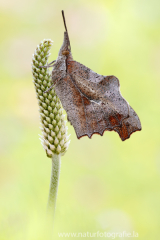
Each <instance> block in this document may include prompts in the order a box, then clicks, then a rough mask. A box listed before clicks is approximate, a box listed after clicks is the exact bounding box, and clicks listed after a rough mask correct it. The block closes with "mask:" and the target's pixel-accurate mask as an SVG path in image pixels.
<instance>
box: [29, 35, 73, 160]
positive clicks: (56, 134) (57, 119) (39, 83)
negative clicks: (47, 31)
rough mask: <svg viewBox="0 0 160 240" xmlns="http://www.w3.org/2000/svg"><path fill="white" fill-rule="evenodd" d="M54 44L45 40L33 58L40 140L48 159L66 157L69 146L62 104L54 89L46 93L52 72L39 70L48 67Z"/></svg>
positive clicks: (45, 69)
mask: <svg viewBox="0 0 160 240" xmlns="http://www.w3.org/2000/svg"><path fill="white" fill-rule="evenodd" d="M52 44H53V41H52V40H50V39H48V40H45V39H44V40H43V41H42V42H41V43H40V44H39V45H38V46H37V48H36V50H35V52H34V54H33V57H32V75H33V83H34V86H35V90H36V95H37V99H38V105H39V113H40V122H41V131H42V136H41V137H40V140H41V143H42V146H43V148H44V150H45V151H46V154H47V157H50V158H51V157H52V156H53V155H54V154H61V155H64V153H65V152H66V150H67V149H68V146H69V140H68V136H67V127H66V122H65V121H64V115H63V109H62V105H61V102H60V100H59V98H58V96H57V95H56V93H55V90H54V88H52V89H51V90H50V91H49V92H45V91H46V90H47V89H48V88H49V87H50V86H51V84H52V79H51V72H50V71H49V69H48V68H39V67H40V66H44V65H47V62H48V57H49V55H50V53H49V51H50V48H51V46H52Z"/></svg>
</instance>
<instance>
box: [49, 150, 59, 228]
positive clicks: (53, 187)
mask: <svg viewBox="0 0 160 240" xmlns="http://www.w3.org/2000/svg"><path fill="white" fill-rule="evenodd" d="M60 166H61V155H60V154H59V155H56V154H54V155H53V157H52V171H51V181H50V190H49V197H48V207H47V212H48V217H49V219H48V220H49V222H50V224H49V225H50V227H51V229H50V230H51V232H52V231H53V221H54V215H55V210H56V200H57V192H58V183H59V175H60Z"/></svg>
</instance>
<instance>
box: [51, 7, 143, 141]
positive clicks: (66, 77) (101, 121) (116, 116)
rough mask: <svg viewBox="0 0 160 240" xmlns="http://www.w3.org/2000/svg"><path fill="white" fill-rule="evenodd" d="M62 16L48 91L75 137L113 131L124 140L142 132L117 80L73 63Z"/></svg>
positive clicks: (137, 119)
mask: <svg viewBox="0 0 160 240" xmlns="http://www.w3.org/2000/svg"><path fill="white" fill-rule="evenodd" d="M62 16H63V21H64V26H65V30H66V31H65V32H64V41H63V44H62V46H61V49H60V51H59V54H58V58H57V60H56V61H53V62H52V63H53V64H52V63H50V64H48V65H47V66H46V67H53V70H52V82H53V84H52V86H51V88H52V87H53V86H54V87H55V91H56V94H57V95H58V97H59V98H60V100H61V103H62V105H63V107H64V109H65V111H66V112H67V117H68V120H69V121H70V123H71V125H73V127H74V129H75V132H76V135H77V138H81V137H83V136H88V137H89V138H91V137H92V135H93V134H95V133H96V134H100V135H101V136H102V135H103V133H104V131H106V130H108V131H112V130H114V131H116V132H117V133H118V134H119V136H120V138H121V139H122V141H124V140H125V139H127V138H129V137H130V135H131V134H132V133H133V132H135V131H140V130H141V123H140V120H139V118H138V116H137V114H136V113H135V111H134V110H133V109H132V108H131V107H130V105H129V104H128V103H127V101H126V100H125V99H124V98H123V97H122V95H121V93H120V90H119V88H120V84H119V80H118V78H116V77H115V76H103V75H99V74H97V73H95V72H93V71H92V70H91V69H89V68H87V67H86V66H84V65H82V64H81V63H79V62H76V61H74V60H73V58H72V54H71V46H70V41H69V36H68V31H67V27H66V23H65V18H64V12H63V11H62ZM51 88H49V89H48V90H47V91H49V90H50V89H51Z"/></svg>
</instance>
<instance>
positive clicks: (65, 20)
mask: <svg viewBox="0 0 160 240" xmlns="http://www.w3.org/2000/svg"><path fill="white" fill-rule="evenodd" d="M62 17H63V22H64V27H65V30H66V32H67V35H68V30H67V25H66V20H65V16H64V11H63V10H62ZM68 40H69V36H68ZM69 46H70V50H71V44H70V40H69Z"/></svg>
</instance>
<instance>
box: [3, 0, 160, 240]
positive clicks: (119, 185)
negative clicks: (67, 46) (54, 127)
mask: <svg viewBox="0 0 160 240" xmlns="http://www.w3.org/2000/svg"><path fill="white" fill-rule="evenodd" d="M62 9H64V11H65V16H66V21H67V26H68V31H69V35H70V41H71V46H72V54H73V58H74V59H75V60H76V61H78V62H80V63H83V64H84V65H86V66H87V67H89V68H91V69H92V70H93V71H95V72H97V73H99V74H102V75H112V74H113V75H115V76H117V77H118V78H119V80H120V84H121V93H122V95H123V97H124V98H125V99H126V100H127V101H128V102H129V104H130V105H131V106H132V107H133V109H134V110H135V111H136V112H137V114H138V116H139V118H140V120H141V123H142V131H141V132H136V133H134V134H133V135H131V138H130V139H129V140H126V141H125V142H122V141H121V140H120V138H119V136H118V134H117V133H115V132H105V134H104V136H103V137H101V136H98V135H96V136H93V137H92V139H91V140H90V139H88V138H87V137H84V138H82V139H81V140H78V139H77V138H76V135H75V132H74V129H73V127H72V126H70V124H69V123H68V127H69V133H70V134H71V136H70V139H71V143H70V146H69V149H68V151H67V153H66V154H65V156H64V157H62V166H61V176H60V185H59V192H58V200H57V209H56V216H55V226H54V239H55V240H57V239H60V238H59V237H58V232H59V233H60V232H76V233H78V232H82V233H84V232H87V231H88V232H91V233H94V232H97V231H100V232H102V233H103V232H105V231H108V232H123V231H126V232H131V233H132V231H135V232H138V234H139V238H138V239H140V240H150V239H152V240H157V239H159V235H160V147H159V143H160V127H159V125H160V104H159V103H160V80H159V79H160V2H159V0H152V1H149V0H141V1H139V0H119V1H118V0H96V1H94V0H76V1H75V0H74V1H73V0H67V1H66V0H59V1H55V0H46V1H44V0H43V1H38V0H23V1H22V0H6V1H2V0H1V1H0V239H1V240H22V239H23V240H32V239H33V240H35V239H45V238H44V237H42V229H43V224H44V220H45V214H46V205H47V198H48V191H49V182H50V171H51V160H50V159H49V158H47V157H46V155H45V152H44V150H43V148H42V146H41V144H40V141H39V139H38V134H40V129H39V114H38V104H37V99H36V95H35V90H34V86H33V83H32V74H31V58H32V54H33V52H34V50H35V48H36V46H37V45H38V44H39V43H40V41H41V40H43V39H44V38H45V39H47V38H50V39H52V40H53V41H54V44H53V47H52V49H51V53H52V55H51V57H50V61H52V60H54V59H56V58H57V54H58V50H59V48H60V46H61V44H62V41H63V32H64V26H63V21H62V17H61V10H62ZM46 234H47V233H46ZM67 239H73V238H71V237H70V238H67ZM76 239H80V238H76ZM83 239H89V238H83ZM92 239H93V238H92ZM94 239H106V238H103V237H95V238H94ZM117 239H128V238H125V237H124V238H117Z"/></svg>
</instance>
